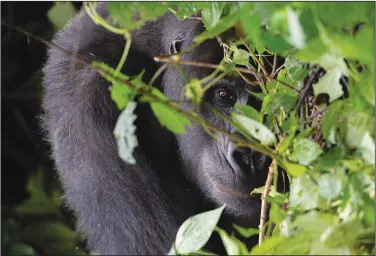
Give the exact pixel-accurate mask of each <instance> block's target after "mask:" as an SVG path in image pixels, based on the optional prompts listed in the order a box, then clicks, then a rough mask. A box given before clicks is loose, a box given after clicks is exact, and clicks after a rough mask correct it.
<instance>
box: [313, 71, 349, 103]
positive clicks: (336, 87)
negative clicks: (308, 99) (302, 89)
mask: <svg viewBox="0 0 376 256" xmlns="http://www.w3.org/2000/svg"><path fill="white" fill-rule="evenodd" d="M341 76H342V73H341V71H340V70H338V69H330V70H328V71H327V72H326V74H325V75H324V76H323V77H321V78H320V80H319V82H318V83H317V84H314V85H313V92H314V94H315V96H318V95H319V94H322V93H325V94H328V95H329V102H332V101H334V100H336V99H338V98H340V97H341V96H342V95H343V90H342V85H341V84H340V83H339V80H340V78H341Z"/></svg>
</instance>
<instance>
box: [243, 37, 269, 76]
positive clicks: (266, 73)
mask: <svg viewBox="0 0 376 256" xmlns="http://www.w3.org/2000/svg"><path fill="white" fill-rule="evenodd" d="M240 41H241V42H242V43H243V44H244V46H245V48H247V50H248V51H249V52H250V53H251V54H252V55H253V57H254V58H255V60H256V62H257V64H258V65H259V67H260V68H261V69H262V72H263V73H264V75H268V72H267V71H266V69H265V66H264V65H263V64H262V63H261V62H260V60H259V59H258V58H257V56H256V54H255V52H254V51H252V49H251V48H250V47H249V46H248V45H247V44H246V43H245V42H244V40H243V38H240Z"/></svg>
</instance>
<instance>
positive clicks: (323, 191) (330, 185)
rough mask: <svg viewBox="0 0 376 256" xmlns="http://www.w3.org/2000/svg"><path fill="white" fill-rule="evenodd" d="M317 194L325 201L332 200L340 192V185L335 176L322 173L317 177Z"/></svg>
mask: <svg viewBox="0 0 376 256" xmlns="http://www.w3.org/2000/svg"><path fill="white" fill-rule="evenodd" d="M318 184H319V194H320V195H321V196H323V197H325V198H326V199H329V200H333V199H334V198H336V197H338V196H339V195H340V193H341V192H342V183H341V181H340V180H339V179H338V178H337V176H336V175H334V174H331V173H324V174H322V175H321V176H320V177H319V180H318Z"/></svg>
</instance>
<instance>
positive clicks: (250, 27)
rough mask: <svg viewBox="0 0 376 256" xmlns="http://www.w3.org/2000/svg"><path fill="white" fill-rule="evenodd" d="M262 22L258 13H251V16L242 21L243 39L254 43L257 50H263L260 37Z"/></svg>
mask: <svg viewBox="0 0 376 256" xmlns="http://www.w3.org/2000/svg"><path fill="white" fill-rule="evenodd" d="M261 26H262V20H261V15H260V13H259V12H257V11H256V12H253V14H252V15H250V16H248V17H247V18H244V19H242V27H243V29H244V32H245V38H246V39H247V40H248V41H251V42H254V43H255V46H256V48H257V49H263V48H264V45H263V39H262V37H261Z"/></svg>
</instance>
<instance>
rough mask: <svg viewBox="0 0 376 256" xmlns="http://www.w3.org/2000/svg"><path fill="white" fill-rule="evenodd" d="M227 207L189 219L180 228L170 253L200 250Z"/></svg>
mask: <svg viewBox="0 0 376 256" xmlns="http://www.w3.org/2000/svg"><path fill="white" fill-rule="evenodd" d="M224 208H225V205H223V206H221V207H220V208H217V209H215V210H211V211H207V212H204V213H200V214H197V215H195V216H193V217H190V218H188V219H187V220H186V221H184V223H183V224H182V225H181V226H180V228H179V230H178V233H177V235H176V240H175V243H174V245H173V246H172V249H171V251H170V253H172V252H174V251H175V252H177V253H179V254H186V253H193V252H196V251H198V250H200V249H201V248H202V247H203V246H204V245H205V244H206V242H207V241H208V240H209V238H210V236H211V234H212V233H213V231H214V229H215V227H216V225H217V223H218V220H219V218H220V217H221V214H222V211H223V209H224Z"/></svg>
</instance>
